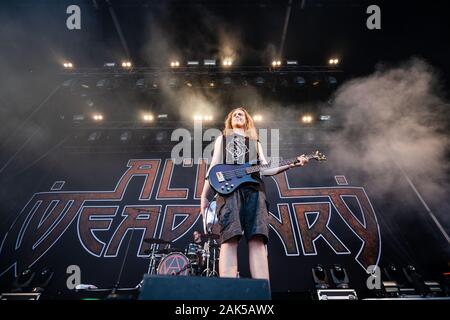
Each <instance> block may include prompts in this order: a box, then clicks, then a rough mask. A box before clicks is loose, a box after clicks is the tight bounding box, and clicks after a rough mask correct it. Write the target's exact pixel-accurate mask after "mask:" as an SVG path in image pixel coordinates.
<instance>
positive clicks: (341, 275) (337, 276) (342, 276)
mask: <svg viewBox="0 0 450 320" xmlns="http://www.w3.org/2000/svg"><path fill="white" fill-rule="evenodd" d="M330 273H331V278H332V279H333V282H334V284H335V286H336V288H338V289H348V288H349V279H348V275H347V271H346V270H345V268H344V267H343V266H341V265H340V264H334V265H333V268H331V269H330Z"/></svg>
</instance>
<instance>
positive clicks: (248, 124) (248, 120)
mask: <svg viewBox="0 0 450 320" xmlns="http://www.w3.org/2000/svg"><path fill="white" fill-rule="evenodd" d="M236 110H242V112H244V115H245V126H244V129H245V136H246V137H249V138H250V139H253V140H258V133H257V132H256V127H255V123H254V122H253V119H252V117H251V116H250V114H249V113H248V112H247V110H245V108H244V107H237V108H234V109H233V110H231V111H230V112H229V113H228V115H227V117H226V118H225V129H223V135H224V136H228V135H230V134H232V132H233V127H232V125H231V121H232V115H233V112H235V111H236Z"/></svg>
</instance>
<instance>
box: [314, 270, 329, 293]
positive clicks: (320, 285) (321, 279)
mask: <svg viewBox="0 0 450 320" xmlns="http://www.w3.org/2000/svg"><path fill="white" fill-rule="evenodd" d="M312 275H313V279H314V283H315V285H316V289H327V288H329V287H330V285H329V282H328V275H327V272H326V270H325V268H324V267H323V266H322V265H321V264H318V265H317V266H315V267H314V268H312Z"/></svg>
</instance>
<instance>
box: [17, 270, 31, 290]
mask: <svg viewBox="0 0 450 320" xmlns="http://www.w3.org/2000/svg"><path fill="white" fill-rule="evenodd" d="M35 277H36V272H33V271H32V270H31V269H26V270H24V271H22V272H21V273H20V274H19V275H18V276H17V278H16V279H15V280H14V282H13V287H14V290H13V291H16V292H17V291H23V289H25V288H28V287H30V286H31V283H32V282H33V280H34V278H35Z"/></svg>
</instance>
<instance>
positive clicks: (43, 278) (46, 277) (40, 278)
mask: <svg viewBox="0 0 450 320" xmlns="http://www.w3.org/2000/svg"><path fill="white" fill-rule="evenodd" d="M53 275H54V272H53V271H52V270H50V269H49V268H44V269H42V270H41V272H39V274H38V275H37V278H36V287H35V288H33V292H42V291H44V289H45V288H46V287H47V286H48V285H49V284H50V281H51V280H52V279H53Z"/></svg>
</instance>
